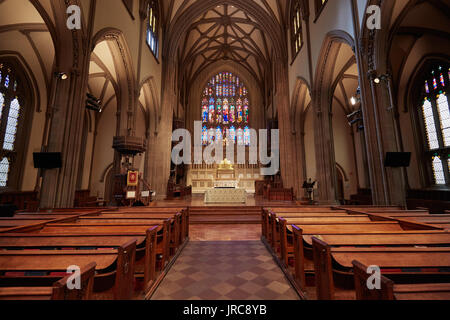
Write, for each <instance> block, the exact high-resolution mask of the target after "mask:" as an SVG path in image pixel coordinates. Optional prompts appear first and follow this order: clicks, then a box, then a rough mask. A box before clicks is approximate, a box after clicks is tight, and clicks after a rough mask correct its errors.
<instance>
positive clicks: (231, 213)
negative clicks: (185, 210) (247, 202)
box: [189, 206, 261, 225]
mask: <svg viewBox="0 0 450 320" xmlns="http://www.w3.org/2000/svg"><path fill="white" fill-rule="evenodd" d="M189 222H190V224H191V225H192V224H260V223H261V207H234V206H227V207H190V208H189Z"/></svg>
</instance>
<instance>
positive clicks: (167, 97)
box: [149, 57, 177, 198]
mask: <svg viewBox="0 0 450 320" xmlns="http://www.w3.org/2000/svg"><path fill="white" fill-rule="evenodd" d="M176 73H177V64H176V62H175V61H173V58H170V57H168V60H167V62H166V63H165V65H164V68H163V81H162V88H163V90H162V103H161V120H160V123H159V126H158V133H157V136H156V137H155V144H154V149H153V150H154V152H153V153H151V154H150V155H149V161H150V162H154V164H153V167H154V172H155V174H154V175H153V181H149V183H150V184H151V186H152V187H153V188H154V189H155V191H156V193H157V198H161V197H164V196H165V195H166V191H167V182H168V180H169V176H170V164H171V161H172V160H171V154H172V150H171V145H172V121H173V110H174V107H175V106H176V104H177V94H176Z"/></svg>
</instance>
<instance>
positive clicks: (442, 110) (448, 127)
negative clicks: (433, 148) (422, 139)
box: [437, 93, 450, 147]
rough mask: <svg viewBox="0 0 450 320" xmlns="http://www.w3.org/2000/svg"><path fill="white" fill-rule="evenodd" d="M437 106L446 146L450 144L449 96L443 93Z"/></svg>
mask: <svg viewBox="0 0 450 320" xmlns="http://www.w3.org/2000/svg"><path fill="white" fill-rule="evenodd" d="M437 106H438V111H439V119H440V120H441V130H442V138H443V140H444V146H445V147H448V146H450V110H449V106H448V99H447V96H446V95H445V94H444V93H442V94H440V95H439V97H438V99H437Z"/></svg>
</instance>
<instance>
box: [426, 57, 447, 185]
mask: <svg viewBox="0 0 450 320" xmlns="http://www.w3.org/2000/svg"><path fill="white" fill-rule="evenodd" d="M449 89H450V65H448V64H438V63H436V64H434V65H433V67H432V68H431V69H430V71H429V72H427V75H426V77H425V80H424V86H423V91H422V92H423V94H422V102H421V110H420V114H421V117H422V120H423V128H424V136H425V140H426V148H425V149H426V156H427V158H428V161H429V164H430V166H431V171H432V173H433V182H434V184H436V185H450V173H449V164H450V109H449V103H448V101H449V98H448V97H449V95H448V92H449Z"/></svg>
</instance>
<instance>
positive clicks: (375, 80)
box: [373, 77, 381, 84]
mask: <svg viewBox="0 0 450 320" xmlns="http://www.w3.org/2000/svg"><path fill="white" fill-rule="evenodd" d="M373 82H375V83H376V84H380V82H381V79H380V78H378V77H376V78H375V79H373Z"/></svg>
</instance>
